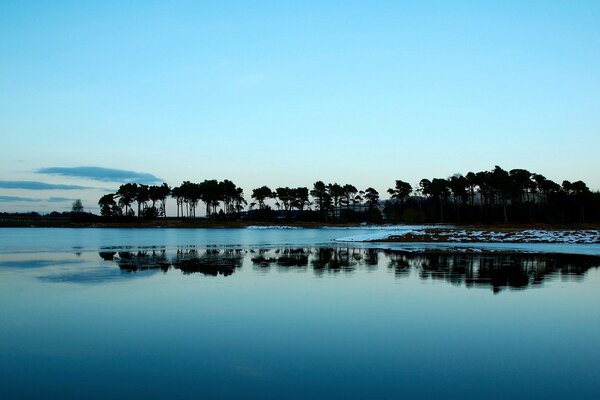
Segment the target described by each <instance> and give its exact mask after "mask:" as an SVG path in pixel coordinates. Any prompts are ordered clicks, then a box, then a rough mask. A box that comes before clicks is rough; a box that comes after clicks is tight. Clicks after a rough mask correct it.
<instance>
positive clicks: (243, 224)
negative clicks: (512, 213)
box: [0, 217, 600, 242]
mask: <svg viewBox="0 0 600 400" xmlns="http://www.w3.org/2000/svg"><path fill="white" fill-rule="evenodd" d="M395 226H398V227H402V226H406V227H411V226H414V227H427V229H424V232H426V233H427V234H431V237H434V238H435V237H437V240H435V241H439V239H441V237H440V235H439V233H440V232H444V231H470V232H483V233H486V232H499V233H506V234H513V233H515V232H521V231H527V230H544V231H585V230H600V224H598V223H578V224H547V223H524V224H518V223H494V224H445V223H422V224H402V223H385V224H365V223H357V222H315V221H285V220H282V221H246V220H235V221H208V220H204V219H197V220H185V219H177V218H167V219H164V220H163V219H159V220H148V221H122V222H113V221H73V220H69V219H66V218H47V217H39V218H27V217H25V218H0V228H100V229H102V228H135V229H159V228H175V229H177V228H182V229H193V228H197V229H211V228H212V229H227V228H247V227H291V228H312V229H319V228H361V227H363V228H365V229H374V228H389V227H395ZM408 237H409V236H408V235H402V236H401V237H396V236H393V237H390V238H388V239H385V240H378V241H407V240H406V239H407V238H408ZM410 237H411V238H412V239H414V240H411V241H414V242H423V241H425V235H416V236H415V235H413V236H410Z"/></svg>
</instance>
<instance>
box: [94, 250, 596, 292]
mask: <svg viewBox="0 0 600 400" xmlns="http://www.w3.org/2000/svg"><path fill="white" fill-rule="evenodd" d="M98 254H99V256H100V257H101V258H102V259H103V260H105V261H112V262H115V263H116V264H117V265H118V266H119V268H120V269H121V271H123V272H136V271H143V270H149V269H160V270H162V271H164V272H167V271H168V270H169V269H178V270H180V271H181V272H182V273H183V274H185V275H188V274H193V273H200V274H202V275H208V276H217V275H222V276H230V275H232V274H233V273H234V272H235V271H237V270H238V269H239V268H241V267H242V265H243V263H244V262H245V261H248V262H249V263H251V264H252V266H253V268H254V269H255V270H258V271H265V272H266V271H268V270H270V268H271V267H272V266H276V267H277V270H278V271H287V270H293V269H296V270H307V269H308V268H309V267H312V270H313V272H314V274H315V275H317V276H323V275H324V274H337V273H340V272H344V273H347V274H351V273H354V272H355V271H356V270H358V269H360V268H362V269H363V270H367V271H370V270H375V269H377V268H378V267H379V265H383V266H387V269H388V270H389V271H391V272H393V275H394V276H395V277H396V278H407V277H410V276H411V275H412V274H414V276H416V277H418V278H419V279H422V280H443V281H446V282H449V283H451V284H453V285H459V286H462V285H464V286H465V287H467V288H472V287H486V288H490V289H492V291H493V292H494V293H497V292H499V291H501V290H503V289H507V288H509V289H524V288H527V287H532V286H536V285H540V284H542V282H544V281H545V280H548V279H552V278H556V277H560V278H562V279H581V278H582V277H583V275H584V274H585V273H586V271H588V270H589V269H590V268H594V267H598V266H599V265H600V257H598V256H589V255H567V254H533V253H511V252H487V253H485V252H469V251H464V250H463V251H461V252H457V251H449V250H448V251H427V252H410V251H405V250H381V249H373V248H369V249H360V248H355V247H316V248H296V247H282V248H274V249H251V250H249V251H245V250H242V249H219V248H207V249H204V250H200V249H197V248H195V247H186V248H178V249H177V250H176V252H175V254H173V255H172V256H169V255H168V254H167V252H166V250H165V249H160V248H154V249H152V250H147V249H141V250H137V251H129V250H127V251H116V250H115V249H113V248H106V249H104V250H103V251H100V252H99V253H98Z"/></svg>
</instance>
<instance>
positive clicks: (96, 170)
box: [36, 167, 162, 184]
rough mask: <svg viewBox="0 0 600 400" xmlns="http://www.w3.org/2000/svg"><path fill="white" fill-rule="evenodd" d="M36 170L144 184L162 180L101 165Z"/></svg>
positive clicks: (142, 173) (143, 173)
mask: <svg viewBox="0 0 600 400" xmlns="http://www.w3.org/2000/svg"><path fill="white" fill-rule="evenodd" d="M36 172H37V173H40V174H51V175H60V176H68V177H71V178H85V179H93V180H96V181H102V182H137V183H145V184H150V183H160V182H162V179H160V178H158V177H156V176H154V175H152V174H149V173H146V172H135V171H127V170H124V169H113V168H102V167H49V168H40V169H38V170H37V171H36Z"/></svg>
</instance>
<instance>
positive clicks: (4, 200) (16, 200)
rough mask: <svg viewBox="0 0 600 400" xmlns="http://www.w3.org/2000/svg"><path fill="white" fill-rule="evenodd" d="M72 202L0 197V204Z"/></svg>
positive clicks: (59, 199)
mask: <svg viewBox="0 0 600 400" xmlns="http://www.w3.org/2000/svg"><path fill="white" fill-rule="evenodd" d="M74 200H75V199H70V198H67V197H48V198H44V199H42V198H38V197H21V196H0V203H40V202H48V203H66V202H71V201H74Z"/></svg>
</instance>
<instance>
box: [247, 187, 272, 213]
mask: <svg viewBox="0 0 600 400" xmlns="http://www.w3.org/2000/svg"><path fill="white" fill-rule="evenodd" d="M274 197H275V193H273V191H272V190H271V189H269V188H268V187H267V186H261V187H259V188H256V189H253V190H252V198H253V199H255V200H256V201H257V202H258V208H259V209H260V210H264V209H265V201H266V200H267V199H272V198H274Z"/></svg>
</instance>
